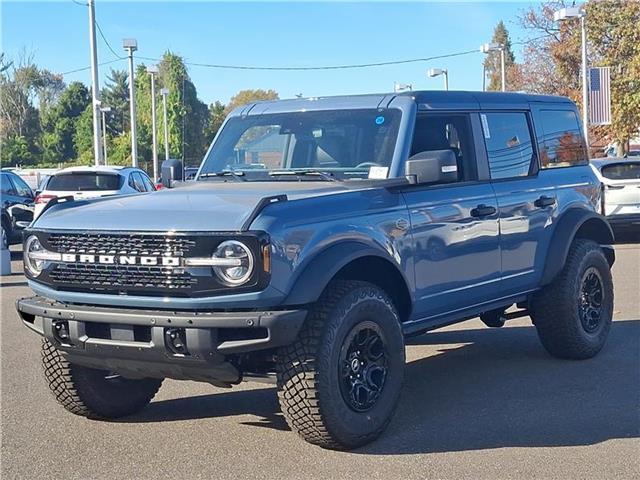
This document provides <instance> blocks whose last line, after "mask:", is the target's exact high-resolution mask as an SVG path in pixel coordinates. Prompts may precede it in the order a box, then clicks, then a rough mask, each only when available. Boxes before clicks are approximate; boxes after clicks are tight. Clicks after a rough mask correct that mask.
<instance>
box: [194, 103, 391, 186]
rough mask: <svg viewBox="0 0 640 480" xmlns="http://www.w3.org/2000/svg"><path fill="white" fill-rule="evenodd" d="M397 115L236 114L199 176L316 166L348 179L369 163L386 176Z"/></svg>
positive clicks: (261, 175) (264, 174)
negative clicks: (241, 115)
mask: <svg viewBox="0 0 640 480" xmlns="http://www.w3.org/2000/svg"><path fill="white" fill-rule="evenodd" d="M400 117H401V113H400V111H399V110H384V111H379V110H377V109H370V110H335V111H318V112H289V113H282V114H266V115H255V116H247V117H244V118H241V117H234V118H231V119H230V120H229V121H228V122H227V124H226V125H225V127H224V129H223V130H222V132H221V133H220V135H219V137H218V139H217V140H216V142H215V144H214V145H213V147H212V149H211V150H210V152H209V154H208V155H207V157H206V158H205V161H204V164H203V166H202V171H201V172H200V178H206V177H208V176H212V174H215V173H220V172H225V171H227V172H228V171H233V172H235V173H238V172H240V174H241V175H242V177H243V179H244V180H278V179H281V178H280V176H281V175H282V176H283V177H284V176H290V175H291V174H293V175H296V174H298V173H300V174H301V175H302V174H304V173H305V172H315V173H328V174H330V175H331V177H335V178H339V179H342V180H346V179H352V178H353V179H356V178H368V177H369V176H370V170H371V169H372V167H379V168H378V169H376V170H375V172H376V173H375V177H376V178H386V177H387V175H388V170H389V167H390V165H391V160H392V158H393V152H394V149H395V144H396V139H397V136H398V128H399V123H400ZM207 174H209V175H207ZM373 176H374V175H372V177H373ZM326 178H327V176H326V175H316V176H314V177H313V178H310V179H312V180H318V179H326Z"/></svg>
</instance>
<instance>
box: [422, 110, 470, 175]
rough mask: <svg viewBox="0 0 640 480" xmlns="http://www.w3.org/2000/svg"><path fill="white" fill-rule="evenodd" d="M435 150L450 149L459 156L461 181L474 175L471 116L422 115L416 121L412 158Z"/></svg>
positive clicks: (457, 157)
mask: <svg viewBox="0 0 640 480" xmlns="http://www.w3.org/2000/svg"><path fill="white" fill-rule="evenodd" d="M434 150H451V151H453V153H454V154H455V155H456V160H457V164H458V180H459V181H462V180H471V179H472V178H473V176H474V175H475V174H474V173H473V172H474V171H475V170H474V168H473V166H474V165H475V156H474V151H473V142H472V136H471V123H470V121H469V116H468V115H463V114H451V115H448V114H445V115H438V114H434V115H421V116H419V117H418V119H417V120H416V127H415V130H414V133H413V143H412V144H411V154H410V156H413V155H416V154H418V153H421V152H428V151H434Z"/></svg>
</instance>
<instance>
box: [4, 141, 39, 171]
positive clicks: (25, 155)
mask: <svg viewBox="0 0 640 480" xmlns="http://www.w3.org/2000/svg"><path fill="white" fill-rule="evenodd" d="M0 159H1V161H2V164H3V165H18V164H20V165H31V164H33V163H35V159H34V156H33V153H32V152H31V146H30V143H29V141H28V140H27V138H25V137H23V136H20V135H18V136H13V137H9V138H7V139H3V141H2V148H1V149H0Z"/></svg>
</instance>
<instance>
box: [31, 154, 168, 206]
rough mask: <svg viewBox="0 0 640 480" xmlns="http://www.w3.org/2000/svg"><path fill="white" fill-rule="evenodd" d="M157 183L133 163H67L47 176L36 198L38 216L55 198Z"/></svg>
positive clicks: (131, 189) (123, 190)
mask: <svg viewBox="0 0 640 480" xmlns="http://www.w3.org/2000/svg"><path fill="white" fill-rule="evenodd" d="M155 190H156V187H155V186H154V185H153V183H152V182H151V179H150V178H149V176H148V175H147V174H146V172H145V171H144V170H141V169H139V168H132V167H118V166H113V167H70V168H64V169H62V170H59V171H58V172H56V173H54V174H52V175H51V176H49V177H48V178H47V179H46V181H45V182H44V183H43V184H42V186H41V190H40V191H39V192H38V195H37V196H36V199H35V204H36V207H35V217H36V218H37V217H38V216H39V215H40V213H42V210H43V209H44V208H45V206H46V204H47V203H49V201H51V200H53V199H54V198H60V197H70V196H71V197H73V199H74V200H85V199H90V198H97V197H106V196H112V195H127V194H132V193H141V192H142V193H145V192H153V191H155Z"/></svg>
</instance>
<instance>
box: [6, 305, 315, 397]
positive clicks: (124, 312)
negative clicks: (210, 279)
mask: <svg viewBox="0 0 640 480" xmlns="http://www.w3.org/2000/svg"><path fill="white" fill-rule="evenodd" d="M16 308H17V310H18V313H19V314H20V317H21V318H22V322H23V324H24V325H25V326H26V327H28V328H29V329H31V330H33V331H34V332H36V333H38V334H39V335H41V336H43V337H45V338H46V339H47V340H49V341H50V342H51V343H53V344H54V345H55V346H56V347H57V348H58V349H59V350H60V351H62V352H63V353H64V354H65V355H67V356H68V358H69V359H70V361H73V362H76V363H78V364H81V365H85V366H88V367H91V368H99V369H104V370H110V371H114V372H118V373H120V374H122V375H124V376H131V377H162V378H164V377H169V378H176V379H189V380H201V381H207V382H210V383H214V384H217V385H228V384H232V383H238V382H239V381H240V380H241V379H242V373H241V371H240V369H239V368H238V364H237V363H234V362H233V361H230V358H229V356H232V355H235V354H241V353H246V352H252V351H256V350H264V349H270V348H274V347H280V346H283V345H287V344H289V343H291V342H293V341H294V339H295V338H296V336H297V335H298V332H299V331H300V329H301V328H302V324H303V323H304V320H305V318H306V314H307V312H306V310H302V309H299V310H274V311H261V312H256V311H252V312H187V311H178V312H173V311H162V310H140V309H126V308H109V307H97V306H86V305H74V304H67V303H60V302H56V301H52V300H48V299H46V298H43V297H38V296H36V297H31V298H22V299H19V300H17V301H16ZM60 332H64V334H63V335H62V336H61V334H60ZM172 333H173V334H176V335H178V336H179V337H180V338H182V339H183V343H184V345H185V346H186V349H185V353H184V354H183V353H176V351H175V348H173V349H172V347H171V345H170V343H171V340H170V335H171V334H172Z"/></svg>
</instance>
